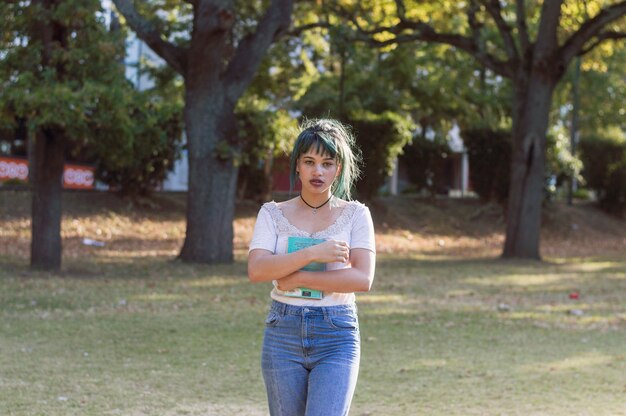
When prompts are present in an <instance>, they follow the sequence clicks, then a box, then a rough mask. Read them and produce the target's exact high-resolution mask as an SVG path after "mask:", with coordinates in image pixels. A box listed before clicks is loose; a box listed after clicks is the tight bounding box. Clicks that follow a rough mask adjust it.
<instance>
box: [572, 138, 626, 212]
mask: <svg viewBox="0 0 626 416" xmlns="http://www.w3.org/2000/svg"><path fill="white" fill-rule="evenodd" d="M579 149H580V153H581V159H582V161H583V171H582V175H583V177H584V178H585V181H586V182H587V186H588V187H589V188H591V189H593V190H595V191H596V194H597V196H598V202H599V204H600V207H601V208H602V209H604V210H605V211H607V212H609V213H612V214H616V215H618V216H621V217H623V216H624V211H625V210H626V140H624V139H623V138H608V137H601V136H588V137H583V138H582V139H581V141H580V146H579Z"/></svg>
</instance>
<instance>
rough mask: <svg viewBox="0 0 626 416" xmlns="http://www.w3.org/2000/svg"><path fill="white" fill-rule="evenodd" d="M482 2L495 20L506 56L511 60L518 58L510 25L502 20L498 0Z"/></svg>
mask: <svg viewBox="0 0 626 416" xmlns="http://www.w3.org/2000/svg"><path fill="white" fill-rule="evenodd" d="M482 3H483V4H484V5H485V7H486V8H487V12H488V13H489V14H490V15H491V17H492V18H493V20H494V21H495V22H496V26H497V27H498V31H499V32H500V36H502V41H503V42H504V49H505V50H506V54H507V56H508V58H509V59H510V60H512V61H514V60H516V59H518V58H519V54H518V52H517V47H516V46H515V40H514V39H513V35H511V26H509V24H508V23H506V22H505V21H504V18H503V17H502V6H500V0H486V1H485V0H483V1H482Z"/></svg>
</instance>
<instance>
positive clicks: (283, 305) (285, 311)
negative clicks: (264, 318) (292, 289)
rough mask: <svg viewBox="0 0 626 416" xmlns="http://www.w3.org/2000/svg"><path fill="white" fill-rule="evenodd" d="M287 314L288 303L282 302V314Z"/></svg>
mask: <svg viewBox="0 0 626 416" xmlns="http://www.w3.org/2000/svg"><path fill="white" fill-rule="evenodd" d="M286 314H287V304H286V303H282V302H281V304H280V316H285V315H286Z"/></svg>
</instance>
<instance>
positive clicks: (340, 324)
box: [328, 315, 359, 331]
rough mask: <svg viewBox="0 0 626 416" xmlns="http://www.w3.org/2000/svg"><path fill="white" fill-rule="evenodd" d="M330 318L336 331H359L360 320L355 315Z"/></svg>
mask: <svg viewBox="0 0 626 416" xmlns="http://www.w3.org/2000/svg"><path fill="white" fill-rule="evenodd" d="M328 318H329V321H330V324H331V325H332V327H333V328H335V329H344V330H351V331H358V330H359V319H358V318H357V317H356V316H355V315H331V316H329V317H328Z"/></svg>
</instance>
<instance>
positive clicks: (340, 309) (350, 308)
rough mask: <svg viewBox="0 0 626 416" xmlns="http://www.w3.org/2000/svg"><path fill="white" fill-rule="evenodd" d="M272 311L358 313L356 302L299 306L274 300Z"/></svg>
mask: <svg viewBox="0 0 626 416" xmlns="http://www.w3.org/2000/svg"><path fill="white" fill-rule="evenodd" d="M270 311H271V312H274V313H278V314H280V315H324V316H333V315H350V314H356V313H357V307H356V304H348V305H334V306H298V305H289V304H286V303H282V302H278V301H276V300H273V301H272V305H271V307H270Z"/></svg>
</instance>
